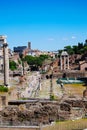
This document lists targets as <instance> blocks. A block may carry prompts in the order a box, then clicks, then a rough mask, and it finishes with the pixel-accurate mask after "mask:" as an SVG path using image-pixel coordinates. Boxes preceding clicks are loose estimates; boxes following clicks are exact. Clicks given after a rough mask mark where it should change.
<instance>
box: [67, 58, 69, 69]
mask: <svg viewBox="0 0 87 130" xmlns="http://www.w3.org/2000/svg"><path fill="white" fill-rule="evenodd" d="M67 58H68V59H67V64H68V69H69V56H68V57H67Z"/></svg>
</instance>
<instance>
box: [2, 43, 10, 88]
mask: <svg viewBox="0 0 87 130" xmlns="http://www.w3.org/2000/svg"><path fill="white" fill-rule="evenodd" d="M3 55H4V59H3V60H4V85H5V86H8V85H9V57H8V44H7V43H4V44H3Z"/></svg>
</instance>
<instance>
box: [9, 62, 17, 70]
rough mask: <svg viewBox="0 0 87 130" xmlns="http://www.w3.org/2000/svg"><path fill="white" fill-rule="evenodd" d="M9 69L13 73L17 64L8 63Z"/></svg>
mask: <svg viewBox="0 0 87 130" xmlns="http://www.w3.org/2000/svg"><path fill="white" fill-rule="evenodd" d="M9 68H10V69H11V70H12V71H14V70H16V69H17V63H16V62H15V61H9Z"/></svg>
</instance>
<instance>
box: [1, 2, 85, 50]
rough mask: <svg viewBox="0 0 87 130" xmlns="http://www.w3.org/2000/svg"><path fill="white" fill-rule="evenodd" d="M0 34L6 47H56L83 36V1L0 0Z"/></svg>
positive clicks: (73, 41)
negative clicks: (4, 38)
mask: <svg viewBox="0 0 87 130" xmlns="http://www.w3.org/2000/svg"><path fill="white" fill-rule="evenodd" d="M0 14H1V17H0V35H7V41H8V44H9V48H11V49H13V47H14V46H22V45H27V43H28V41H30V42H31V43H32V45H31V47H32V49H39V50H47V51H52V50H59V49H63V48H64V46H67V45H71V46H72V45H77V44H78V42H83V43H84V41H85V40H86V39H87V0H0Z"/></svg>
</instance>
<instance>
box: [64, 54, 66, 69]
mask: <svg viewBox="0 0 87 130" xmlns="http://www.w3.org/2000/svg"><path fill="white" fill-rule="evenodd" d="M64 70H66V57H65V56H64Z"/></svg>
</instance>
